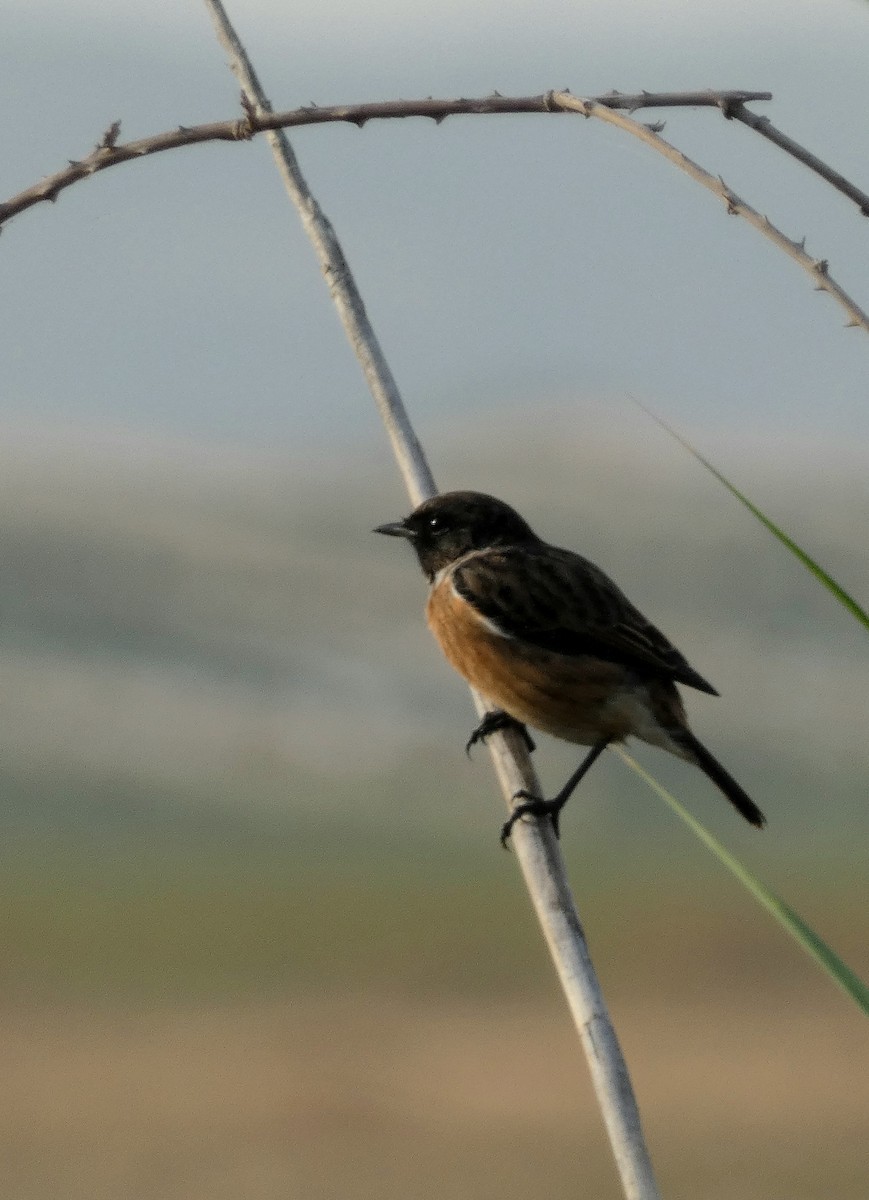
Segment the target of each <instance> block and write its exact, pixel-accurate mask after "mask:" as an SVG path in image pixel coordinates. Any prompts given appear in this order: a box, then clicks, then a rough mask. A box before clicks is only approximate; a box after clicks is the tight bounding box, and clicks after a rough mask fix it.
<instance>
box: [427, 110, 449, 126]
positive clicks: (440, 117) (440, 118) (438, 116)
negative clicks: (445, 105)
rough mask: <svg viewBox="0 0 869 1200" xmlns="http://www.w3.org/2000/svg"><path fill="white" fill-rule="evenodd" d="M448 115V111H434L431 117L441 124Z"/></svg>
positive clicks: (437, 123)
mask: <svg viewBox="0 0 869 1200" xmlns="http://www.w3.org/2000/svg"><path fill="white" fill-rule="evenodd" d="M447 116H448V114H447V113H444V112H442V113H432V118H431V119H432V120H433V121H434V123H435V125H440V124H442V123H443V122H444V121H445V120H446V119H447Z"/></svg>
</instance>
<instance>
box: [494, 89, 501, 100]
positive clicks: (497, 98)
mask: <svg viewBox="0 0 869 1200" xmlns="http://www.w3.org/2000/svg"><path fill="white" fill-rule="evenodd" d="M492 97H493V99H495V100H500V99H501V93H500V92H499V91H498V89H497V88H492Z"/></svg>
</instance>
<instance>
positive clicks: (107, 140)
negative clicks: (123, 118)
mask: <svg viewBox="0 0 869 1200" xmlns="http://www.w3.org/2000/svg"><path fill="white" fill-rule="evenodd" d="M120 132H121V122H120V121H112V123H111V125H110V126H109V127H108V129H107V130H106V132H105V133H104V134H103V136H102V139H101V140H100V141H99V142H98V143H97V145H96V146H95V147H94V149H95V150H114V148H115V144H116V143H117V140H118V134H119V133H120Z"/></svg>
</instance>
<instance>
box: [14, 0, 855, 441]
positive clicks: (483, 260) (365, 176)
mask: <svg viewBox="0 0 869 1200" xmlns="http://www.w3.org/2000/svg"><path fill="white" fill-rule="evenodd" d="M231 16H233V18H234V19H235V21H236V24H237V27H238V29H239V32H240V34H241V36H242V37H243V38H245V39H246V41H247V44H248V48H249V51H250V53H251V55H252V57H253V59H254V62H255V64H256V66H257V68H258V70H259V72H260V75H261V77H262V79H263V81H264V84H265V86H266V89H267V91H268V92H269V94H270V96H271V98H272V101H273V103H274V104H275V106H276V107H279V108H280V107H293V106H295V105H297V104H301V103H307V102H309V101H311V100H315V101H317V102H318V103H321V104H326V103H330V102H339V101H348V100H366V99H388V98H392V97H396V96H414V95H428V94H435V95H456V94H466V95H467V94H483V93H486V92H488V91H490V90H491V89H493V88H497V89H498V90H499V91H501V92H502V93H505V94H510V93H516V94H520V93H526V92H531V91H533V92H538V91H543V90H545V89H546V88H548V87H563V86H569V87H570V88H571V89H572V90H573V91H574V92H576V93H578V94H593V93H594V92H596V91H604V90H608V89H610V88H613V87H616V88H618V89H619V90H622V91H636V90H641V89H643V88H646V89H668V90H676V89H688V88H692V89H693V88H699V87H706V86H713V87H746V88H753V89H754V88H757V89H769V90H771V91H773V93H774V94H775V100H774V103H773V104H771V105H768V106H756V107H757V109H758V111H764V112H768V113H769V115H770V116H771V117H772V119H773V120H774V121H776V122H777V123H778V124H780V125H781V126H782V127H783V128H784V129H785V130H786V131H788V132H789V133H791V134H792V135H793V136H794V137H796V138H797V139H800V140H804V141H805V142H806V144H808V146H809V147H810V148H812V149H814V150H816V151H817V152H818V153H819V154H820V155H821V156H822V157H825V158H828V159H829V160H830V161H831V162H832V163H833V164H834V165H835V166H836V167H838V168H839V169H840V170H842V171H843V172H844V173H845V174H848V175H851V176H853V177H854V179H855V181H856V182H857V183H860V184H862V186H863V187H864V188H865V187H869V175H867V166H866V163H867V156H866V149H867V146H869V103H867V100H869V74H867V71H866V63H867V61H869V6H867V5H865V4H861V3H857V2H855V0H831V2H829V3H826V4H824V5H823V6H817V5H813V4H809V3H802V4H787V5H786V4H782V3H770V2H761V3H755V4H747V3H740V4H728V5H723V4H720V3H715V4H713V3H702V2H697V0H695V2H693V3H677V2H675V0H674V2H673V3H661V2H657V3H653V2H651V0H634V2H633V3H627V4H622V5H619V6H611V5H604V4H601V3H573V4H562V3H554V2H549V3H534V4H533V5H532V4H530V3H521V4H512V5H510V6H509V8H507V9H505V6H504V5H502V4H494V3H477V2H471V3H467V2H462V3H459V2H458V0H456V2H453V3H448V4H446V5H444V6H438V7H437V9H434V8H432V7H430V6H419V5H407V4H405V3H376V4H370V3H364V4H363V3H361V2H359V3H356V2H354V3H346V2H342V3H341V4H340V5H337V4H334V5H331V6H329V5H322V4H316V5H315V4H300V5H293V6H292V7H290V6H287V5H286V4H283V3H281V4H279V3H273V2H270V0H247V2H239V3H236V4H234V5H232V6H231ZM4 24H5V30H4V39H3V48H2V49H0V66H2V70H0V96H2V100H3V104H2V109H0V111H2V113H3V114H4V115H3V117H2V143H3V155H2V163H3V166H2V175H0V180H2V183H0V190H2V193H3V195H4V196H5V195H11V194H12V193H14V192H16V191H17V190H19V189H20V188H22V187H24V186H27V185H28V184H29V183H31V182H33V181H35V180H36V179H38V178H39V177H40V176H41V175H43V174H46V173H48V172H50V171H52V170H54V169H56V168H57V167H58V166H60V165H62V163H63V162H64V161H65V160H66V159H67V158H74V157H77V156H80V155H82V154H84V153H86V152H87V151H88V150H89V149H90V147H91V146H92V145H93V144H94V142H95V141H96V140H98V138H99V136H100V134H101V132H102V131H103V129H105V128H106V126H107V125H108V124H109V123H110V121H112V120H113V119H115V118H120V119H121V120H122V121H123V132H122V137H127V138H129V137H134V136H142V135H145V134H147V133H151V132H156V131H159V130H161V129H164V128H169V127H171V126H172V125H174V124H178V123H182V124H193V123H196V122H199V121H205V120H209V119H217V118H225V117H228V116H230V115H232V114H233V113H234V111H235V107H236V102H237V100H236V98H237V87H236V84H235V81H234V79H233V77H232V76H231V75H230V73H229V72H228V70H227V69H226V68H225V65H224V56H223V53H222V51H221V50H220V48H219V47H218V46H217V44H216V42H215V40H214V38H213V35H212V32H211V26H210V22H209V19H208V17H207V15H206V13H205V10H204V6H200V5H199V4H197V3H193V2H191V3H189V4H186V5H182V4H180V3H178V2H177V0H171V2H170V0H158V2H151V0H149V2H148V3H144V2H143V3H134V2H133V0H126V2H125V3H123V4H116V5H106V4H105V3H82V4H77V5H76V6H75V9H74V10H73V9H71V8H70V6H69V4H68V2H67V0H50V2H49V0H37V2H35V3H33V2H31V3H27V4H24V3H17V4H12V5H7V9H6V19H5V22H4ZM658 115H660V114H656V113H653V112H649V113H647V114H645V119H647V120H654V119H656V118H657V116H658ZM664 116H665V118H666V121H667V128H666V131H665V136H667V137H669V138H670V139H671V140H673V141H674V142H675V143H676V144H677V145H678V146H679V147H680V148H682V149H684V150H685V151H686V152H687V153H688V154H690V155H692V156H693V157H695V158H697V159H698V160H699V161H700V162H701V163H702V164H703V165H704V166H706V168H707V169H708V170H710V171H711V172H712V173H714V174H718V173H720V174H722V175H723V176H724V178H725V179H726V180H727V182H728V183H729V184H730V185H731V186H732V187H733V188H734V189H735V190H736V191H737V192H738V193H739V194H740V195H742V196H743V197H744V198H745V199H746V200H748V201H749V202H750V203H752V204H753V205H754V206H755V207H757V208H759V209H761V210H762V211H765V212H767V213H768V214H769V215H770V217H771V218H772V219H773V220H774V221H776V222H777V223H779V224H780V225H781V226H782V228H783V229H784V230H785V232H787V233H788V234H789V235H791V236H794V237H801V236H803V235H806V236H807V238H808V248H809V250H810V251H811V252H812V253H814V254H816V255H818V256H819V257H824V258H828V259H829V260H830V269H831V271H832V272H833V274H834V275H836V276H837V277H838V278H839V279H840V281H841V282H842V283H843V285H844V286H845V287H846V288H847V289H849V290H850V291H851V292H852V293H853V294H854V295H855V297H856V298H857V299H858V301H861V300H862V303H863V304H864V306H866V305H869V222H867V220H866V219H865V218H862V217H860V215H859V214H858V213H857V211H856V208H855V207H854V206H853V205H851V204H849V203H848V202H847V201H845V200H844V199H843V198H842V197H840V196H838V195H837V194H835V193H833V192H832V190H830V189H829V188H828V187H827V186H826V185H824V184H822V183H820V182H819V181H817V180H815V179H814V178H813V177H812V176H810V175H809V174H808V173H807V172H806V171H805V170H804V169H802V168H800V167H798V166H797V165H796V164H793V163H791V162H789V161H788V160H787V159H786V158H785V157H784V156H783V155H782V154H781V152H779V151H777V150H775V149H774V148H772V147H768V146H766V145H764V144H763V143H761V142H760V140H759V139H757V138H756V137H755V136H754V135H752V134H751V133H749V132H748V131H747V130H745V129H742V128H739V127H737V126H735V125H734V124H732V123H727V122H725V121H723V120H722V119H721V118H720V117H719V116H717V115H713V114H711V113H704V112H689V113H676V112H667V113H665V114H664ZM293 140H294V145H295V147H296V150H297V152H298V154H299V156H300V159H301V162H302V165H303V168H304V169H305V170H306V172H307V174H308V176H309V180H310V182H311V185H312V187H313V189H314V192H315V194H316V195H317V196H318V197H319V199H320V200H321V202H322V204H323V206H324V207H325V209H326V211H327V213H328V214H329V215H330V216H331V217H332V219H333V221H334V223H335V225H336V227H337V229H338V232H339V235H340V236H341V237H342V238H343V240H344V243H345V248H346V250H347V253H348V257H349V259H350V262H351V265H352V266H353V267H354V269H355V270H356V273H357V277H358V281H359V284H360V286H361V288H362V291H363V294H364V296H365V298H366V302H367V304H368V308H369V312H370V315H371V317H372V319H373V321H374V323H375V326H376V328H377V329H378V332H379V333H380V336H381V338H382V341H383V345H384V349H385V351H386V353H387V355H388V357H389V358H390V361H391V362H392V365H393V368H394V370H395V372H396V375H397V377H398V380H399V383H400V385H401V386H402V388H403V389H404V392H405V398H406V401H407V403H408V406H409V407H410V409H411V412H412V414H413V415H414V417H415V418H416V420H417V423H418V424H419V426H420V432H421V433H422V434H423V435H424V436H426V435H429V436H437V434H438V431H439V429H440V428H441V427H442V425H443V423H453V422H455V421H457V420H458V421H460V420H461V415H462V413H463V412H467V411H468V408H469V407H471V408H473V409H474V410H479V409H481V408H487V407H488V408H493V409H494V410H495V411H497V407H498V406H500V405H504V404H507V405H511V406H515V405H519V404H528V403H531V404H533V403H535V402H536V401H538V400H539V399H541V398H545V399H546V400H547V401H549V402H551V401H552V400H553V399H555V400H558V401H559V402H563V403H564V405H565V406H567V407H568V408H569V409H573V410H575V412H576V416H577V422H578V423H579V424H580V425H581V424H582V422H583V420H585V419H588V417H587V415H584V414H585V410H584V409H583V397H586V398H588V397H596V398H601V397H602V398H604V399H611V400H612V402H613V403H617V404H621V403H625V402H626V400H625V398H626V397H627V396H628V395H634V396H637V397H638V398H640V399H643V400H645V401H646V402H648V403H649V404H651V405H652V406H653V407H655V408H656V409H657V410H659V411H660V412H662V413H663V414H664V415H666V416H668V417H669V418H670V419H672V420H674V421H676V422H677V423H679V424H680V425H682V426H683V427H685V428H686V429H687V430H688V431H689V432H693V433H697V432H698V430H699V431H703V432H704V433H705V432H706V431H710V436H712V437H714V435H715V431H716V430H718V431H720V432H721V434H722V436H723V434H724V433H725V432H726V431H728V430H733V429H734V428H737V429H744V428H746V427H749V428H756V429H757V430H758V434H759V436H762V437H763V438H769V439H770V443H771V447H772V449H773V450H774V449H775V440H776V430H777V429H782V430H783V429H788V430H791V431H792V430H793V429H798V430H805V431H806V435H807V436H809V437H814V436H818V437H820V438H825V437H830V438H832V439H834V440H836V439H837V440H838V441H840V442H841V441H846V442H850V441H852V440H857V441H858V442H859V443H866V442H867V441H869V404H867V395H866V392H867V388H866V378H867V363H869V358H867V355H869V345H867V339H866V336H865V334H863V333H861V332H859V331H854V330H850V331H843V329H842V324H843V315H842V314H841V313H840V312H839V311H838V310H837V309H836V307H835V306H834V305H833V304H832V302H831V301H830V300H829V299H828V298H826V297H823V296H819V295H816V294H815V293H814V292H813V291H812V288H811V284H810V281H809V280H808V279H807V278H805V277H804V276H803V274H802V273H801V272H800V270H799V269H798V268H797V267H796V266H795V265H794V264H793V263H791V262H790V261H788V260H787V259H785V258H784V257H783V256H781V255H780V254H779V253H778V252H776V251H775V250H774V249H773V248H772V247H771V246H769V245H768V244H766V243H764V242H763V241H762V240H761V239H760V238H759V237H758V235H757V234H755V233H754V232H753V231H752V230H750V229H748V227H747V226H745V225H744V224H742V223H741V222H738V221H736V220H733V219H728V218H726V217H725V216H724V214H723V212H722V209H721V206H720V204H719V203H718V202H716V201H715V200H714V199H713V198H712V197H711V196H709V195H707V194H706V193H704V192H702V191H700V189H698V188H697V187H696V185H694V184H692V183H691V182H690V181H688V180H687V179H686V178H683V177H682V176H680V175H678V174H677V173H676V172H675V171H674V170H673V169H672V168H671V167H669V166H668V165H667V164H665V163H664V162H663V160H661V159H659V158H657V157H656V156H655V155H653V154H652V153H650V152H649V151H648V150H646V149H644V148H643V147H641V146H640V145H639V144H635V143H633V142H632V141H631V140H630V139H629V138H627V137H626V136H625V135H623V134H621V133H619V132H617V131H615V130H611V129H605V128H603V127H598V126H597V125H596V124H595V123H593V122H585V121H582V120H581V119H572V118H567V117H558V118H547V117H530V116H528V117H515V118H464V119H460V120H453V121H448V122H446V123H445V124H443V125H441V126H440V127H437V128H435V127H434V126H433V125H431V123H425V122H422V121H413V122H402V123H397V122H396V123H391V124H389V125H386V124H381V125H378V126H374V125H369V126H367V127H366V128H365V130H364V131H362V132H359V131H357V130H356V129H353V128H318V129H313V130H311V129H309V130H301V131H297V132H296V133H295V134H294V139H293ZM0 256H2V263H3V271H2V275H0V278H2V284H0V286H2V289H3V311H4V321H3V328H2V333H0V339H2V343H3V345H4V351H5V354H4V359H5V363H6V372H5V387H4V389H3V393H2V397H0V420H3V421H5V422H6V423H7V425H8V424H15V425H21V424H25V425H26V424H27V423H28V422H30V421H35V422H38V423H42V424H45V423H46V422H47V423H51V422H52V421H57V422H60V423H62V424H64V425H68V426H75V427H79V426H80V427H81V428H82V429H83V430H85V431H86V430H87V429H89V428H93V429H101V430H102V429H105V428H106V427H110V428H111V427H117V428H121V429H131V430H132V431H134V432H135V431H137V430H138V431H140V432H141V433H142V435H143V436H152V437H162V436H164V435H165V434H166V433H167V432H168V433H169V434H174V433H180V434H183V435H185V436H192V437H194V438H197V439H202V440H204V441H209V440H215V439H216V440H221V439H230V440H232V441H234V442H237V443H240V444H252V445H270V446H276V445H277V446H280V445H284V446H286V447H287V448H291V449H293V450H294V451H298V450H299V449H300V448H301V447H303V446H306V445H312V446H313V445H315V444H321V443H322V442H323V440H324V439H325V438H327V437H339V438H341V439H344V440H345V441H348V440H349V441H352V440H353V439H356V438H358V437H359V436H361V435H362V434H363V433H364V434H365V436H370V438H371V439H372V444H373V439H375V438H376V437H377V436H378V432H377V427H376V421H375V418H374V416H373V411H372V408H371V405H370V402H369V401H368V399H367V396H366V393H365V391H364V388H363V385H362V384H361V380H360V376H359V372H358V369H357V367H356V365H355V362H354V360H353V359H352V356H351V354H350V352H349V350H348V349H347V348H346V346H345V343H344V340H343V334H342V333H341V331H340V329H339V327H338V325H337V322H336V319H335V317H334V314H333V313H332V312H331V310H330V306H329V303H328V300H327V297H326V292H325V288H324V287H323V285H322V282H321V280H320V279H319V277H318V272H317V269H316V267H315V265H314V262H313V256H312V254H311V251H310V249H309V248H308V246H307V243H306V242H305V240H304V238H303V236H302V234H301V233H300V231H299V227H298V221H297V219H296V217H295V215H294V213H293V212H292V211H291V209H290V207H289V205H288V203H287V202H286V201H285V199H284V198H283V196H282V194H281V191H280V187H279V185H278V183H277V180H276V177H275V173H274V170H273V167H272V164H271V160H270V156H269V153H268V150H267V147H266V145H265V143H264V142H262V143H255V144H253V145H247V146H228V145H214V146H208V147H201V148H197V149H193V150H187V151H180V152H173V153H172V154H167V155H162V156H159V158H154V159H150V160H148V161H146V162H143V163H140V164H133V165H130V166H122V167H118V168H115V169H113V170H112V171H110V172H106V173H105V174H103V175H102V176H100V177H98V178H96V179H94V180H92V181H89V182H87V183H84V184H80V185H78V186H77V187H75V188H74V189H72V190H70V191H68V192H66V193H65V194H64V195H63V196H62V197H61V199H60V201H59V202H58V204H57V205H55V206H53V207H49V206H45V207H42V208H39V209H35V210H31V211H30V212H28V213H25V214H24V215H23V216H21V217H19V218H17V219H16V220H15V221H14V222H13V223H12V224H11V225H10V226H9V227H8V228H7V230H6V231H5V233H4V236H3V238H2V241H0Z"/></svg>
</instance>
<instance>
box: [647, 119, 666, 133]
mask: <svg viewBox="0 0 869 1200" xmlns="http://www.w3.org/2000/svg"><path fill="white" fill-rule="evenodd" d="M666 128H667V122H666V121H651V122H650V123H649V124H648V125H646V129H648V131H649V133H661V132H663V130H665V129H666Z"/></svg>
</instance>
